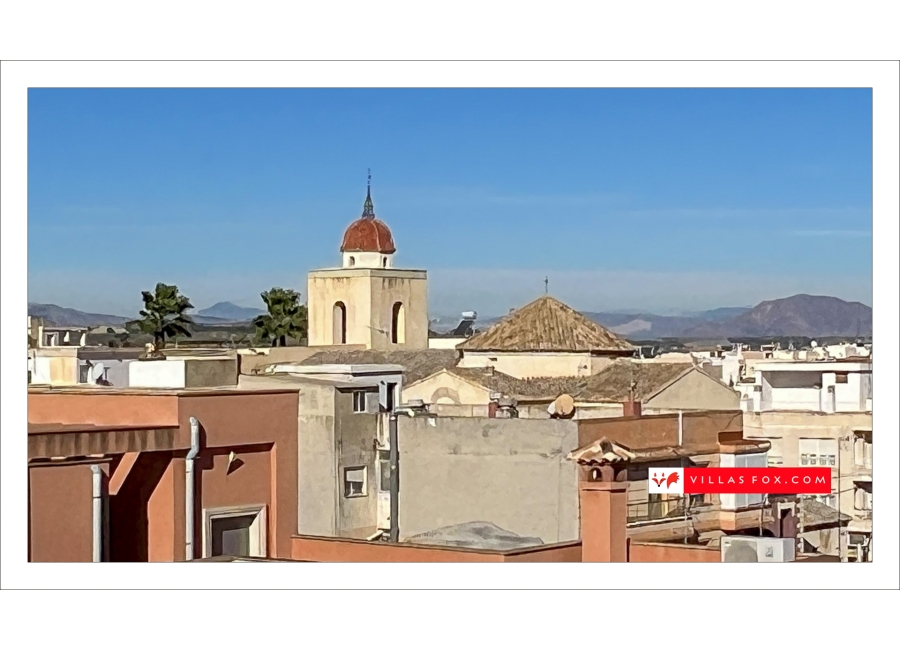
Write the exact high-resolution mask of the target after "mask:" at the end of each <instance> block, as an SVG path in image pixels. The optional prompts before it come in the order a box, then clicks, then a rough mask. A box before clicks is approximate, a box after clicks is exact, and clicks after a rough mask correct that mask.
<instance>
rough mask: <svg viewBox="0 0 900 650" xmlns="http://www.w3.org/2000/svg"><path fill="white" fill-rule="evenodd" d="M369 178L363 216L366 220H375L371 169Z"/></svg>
mask: <svg viewBox="0 0 900 650" xmlns="http://www.w3.org/2000/svg"><path fill="white" fill-rule="evenodd" d="M368 172H369V178H368V182H367V183H366V202H365V203H364V204H363V213H362V216H363V218H364V219H374V218H375V206H374V205H373V204H372V170H371V169H369V170H368Z"/></svg>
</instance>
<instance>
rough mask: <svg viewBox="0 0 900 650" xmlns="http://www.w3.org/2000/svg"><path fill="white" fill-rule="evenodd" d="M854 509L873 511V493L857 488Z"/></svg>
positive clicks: (854, 495)
mask: <svg viewBox="0 0 900 650" xmlns="http://www.w3.org/2000/svg"><path fill="white" fill-rule="evenodd" d="M853 507H854V508H856V509H857V510H862V511H863V512H871V511H872V492H871V491H870V490H866V489H865V488H861V487H858V488H855V489H854V490H853Z"/></svg>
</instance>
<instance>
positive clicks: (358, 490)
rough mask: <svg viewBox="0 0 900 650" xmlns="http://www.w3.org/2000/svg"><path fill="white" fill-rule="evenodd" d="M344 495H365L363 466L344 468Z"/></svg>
mask: <svg viewBox="0 0 900 650" xmlns="http://www.w3.org/2000/svg"><path fill="white" fill-rule="evenodd" d="M344 496H345V497H347V498H350V497H364V496H366V468H365V467H346V468H344Z"/></svg>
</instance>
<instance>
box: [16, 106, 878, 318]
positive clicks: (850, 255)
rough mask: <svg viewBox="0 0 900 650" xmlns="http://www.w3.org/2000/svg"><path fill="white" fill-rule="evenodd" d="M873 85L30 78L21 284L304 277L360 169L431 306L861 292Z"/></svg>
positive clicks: (123, 298)
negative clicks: (35, 81) (59, 83)
mask: <svg viewBox="0 0 900 650" xmlns="http://www.w3.org/2000/svg"><path fill="white" fill-rule="evenodd" d="M871 133H872V119H871V92H870V91H869V90H866V89H821V90H818V89H770V90H758V89H749V90H726V89H721V90H720V89H710V90H704V89H696V90H693V89H684V90H677V89H673V90H670V89H658V90H657V89H606V90H604V89H508V90H497V89H435V90H428V89H425V90H420V89H221V90H219V89H208V90H206V89H196V90H194V89H186V90H183V89H32V90H30V91H29V124H28V138H29V159H28V182H29V188H28V190H29V208H28V226H29V229H28V281H29V300H30V301H35V302H54V303H56V304H60V305H63V306H70V307H75V308H78V309H83V310H87V311H100V312H104V313H116V314H124V315H131V314H134V313H135V312H136V311H137V310H138V309H139V308H140V291H141V290H142V289H148V288H150V287H151V286H152V285H153V284H154V283H155V282H156V281H165V282H169V283H175V284H178V285H179V287H181V288H182V289H183V291H184V293H186V294H187V295H188V296H190V297H191V298H192V299H193V302H194V304H195V305H196V306H197V307H198V308H203V307H206V306H209V305H210V304H212V303H214V302H217V301H220V300H230V301H233V302H236V303H238V304H245V305H255V304H261V303H260V301H259V298H258V294H259V292H260V291H263V290H265V289H267V288H269V287H271V286H273V285H281V286H292V287H294V288H297V289H298V290H300V291H301V293H305V286H306V281H305V278H306V272H307V271H308V270H310V269H312V268H319V267H327V266H333V265H335V264H337V263H338V260H339V256H338V246H339V244H340V239H341V235H342V233H343V230H344V228H345V227H346V226H347V225H348V224H349V223H350V222H351V221H353V220H354V219H355V218H356V217H358V216H359V214H360V211H361V208H362V202H363V199H364V198H365V183H366V169H367V168H369V167H371V168H372V175H373V180H372V184H373V192H372V194H373V198H374V201H375V211H376V214H377V215H378V216H379V218H382V219H383V220H385V221H386V222H387V223H388V224H389V225H390V227H391V229H392V231H393V233H394V238H395V241H396V243H397V248H398V256H397V264H398V266H405V267H411V268H425V269H427V270H428V271H429V300H430V303H431V308H432V311H433V312H434V313H436V314H437V313H440V314H453V313H455V312H457V311H460V310H462V309H477V310H479V311H480V312H481V313H484V314H486V315H487V314H502V313H505V312H506V311H507V310H508V309H509V308H510V307H512V306H516V305H519V304H522V303H523V302H526V301H528V300H530V299H532V298H534V297H536V296H537V295H538V294H540V293H542V292H543V279H544V277H545V276H548V277H549V279H550V291H551V293H553V294H555V295H557V296H558V297H560V298H561V299H563V300H566V301H568V302H570V303H571V304H572V305H573V306H575V307H577V308H579V309H584V310H604V309H623V308H638V309H644V310H649V311H657V312H666V313H671V312H673V311H678V310H694V309H705V308H713V307H720V306H743V305H750V304H755V303H756V302H759V301H760V300H764V299H771V298H778V297H783V296H786V295H791V294H794V293H818V294H830V295H836V296H838V297H841V298H844V299H847V300H860V301H862V302H865V303H867V304H871V294H872V279H871V275H872V238H871V224H872V189H871V188H872V162H871V156H872V139H871V138H872V136H871Z"/></svg>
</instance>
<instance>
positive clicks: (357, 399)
mask: <svg viewBox="0 0 900 650" xmlns="http://www.w3.org/2000/svg"><path fill="white" fill-rule="evenodd" d="M353 412H354V413H365V412H366V391H364V390H355V391H353Z"/></svg>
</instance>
